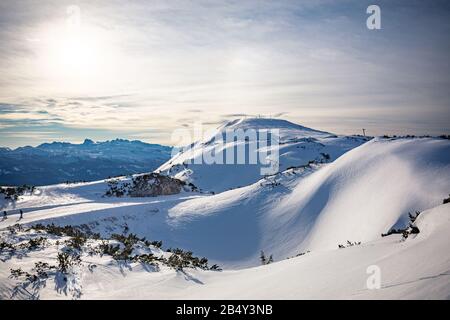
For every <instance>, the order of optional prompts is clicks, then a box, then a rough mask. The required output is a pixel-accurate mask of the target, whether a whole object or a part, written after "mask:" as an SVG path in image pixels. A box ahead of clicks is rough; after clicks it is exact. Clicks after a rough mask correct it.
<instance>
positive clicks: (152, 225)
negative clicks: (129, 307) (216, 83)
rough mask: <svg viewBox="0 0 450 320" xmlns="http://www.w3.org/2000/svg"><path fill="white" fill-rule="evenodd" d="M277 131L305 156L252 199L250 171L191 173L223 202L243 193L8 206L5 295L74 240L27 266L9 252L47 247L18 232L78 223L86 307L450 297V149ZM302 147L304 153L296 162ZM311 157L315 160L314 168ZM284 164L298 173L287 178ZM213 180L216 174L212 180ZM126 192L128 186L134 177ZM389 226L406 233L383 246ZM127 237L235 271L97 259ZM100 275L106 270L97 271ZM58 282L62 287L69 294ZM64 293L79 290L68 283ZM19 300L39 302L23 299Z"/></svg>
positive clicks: (97, 195) (0, 275)
mask: <svg viewBox="0 0 450 320" xmlns="http://www.w3.org/2000/svg"><path fill="white" fill-rule="evenodd" d="M261 122H264V123H261ZM276 122H277V125H276V127H279V128H281V129H280V132H281V134H280V136H281V137H282V139H288V137H289V138H290V140H284V141H285V142H286V146H285V147H286V148H288V149H289V150H290V151H292V152H294V153H293V155H294V156H295V157H286V156H285V157H284V158H283V157H282V156H281V155H282V154H284V152H280V156H281V157H280V159H281V160H280V168H282V169H281V171H280V172H279V173H277V174H275V175H272V176H266V177H261V176H256V174H255V175H254V176H252V179H250V178H249V177H248V176H244V177H243V179H244V180H245V181H246V183H247V182H248V181H252V180H253V178H254V179H256V180H255V181H252V182H250V183H248V184H247V185H245V186H243V187H237V185H239V184H241V183H240V180H239V179H240V175H243V172H244V173H245V171H240V169H238V168H239V167H238V166H239V165H235V166H233V165H231V166H229V167H227V169H224V170H226V175H225V174H224V173H223V172H222V173H221V171H220V170H221V169H220V167H219V165H213V166H211V168H208V167H207V166H206V165H200V166H199V167H198V168H196V169H200V172H201V173H202V175H200V176H198V177H197V171H196V170H193V171H192V173H191V174H190V175H191V178H192V179H193V180H192V181H196V182H197V183H200V185H201V186H202V187H203V188H205V186H206V187H207V186H208V184H210V185H212V184H213V182H214V181H217V183H218V184H219V183H221V180H228V181H229V182H227V183H226V184H223V185H221V188H219V189H216V190H219V191H220V190H222V189H224V186H225V185H226V186H227V188H228V187H232V188H234V189H232V190H226V191H222V192H216V194H210V193H208V192H196V191H192V190H183V191H181V192H180V193H178V194H171V195H167V196H157V197H144V198H137V197H127V196H124V197H105V193H106V191H107V190H108V188H109V187H110V183H108V181H97V182H91V183H79V184H69V185H68V184H61V185H53V186H46V187H39V188H37V189H36V190H35V192H33V193H32V194H29V195H24V196H22V197H21V198H20V199H19V200H18V201H16V202H8V203H6V202H3V203H2V204H3V207H4V208H5V209H6V210H7V211H8V213H9V217H8V219H6V220H3V221H0V237H1V238H2V241H3V243H4V244H3V247H4V248H5V251H3V253H2V254H1V259H2V261H3V262H0V297H1V298H10V297H11V295H12V294H13V292H17V288H18V287H19V289H20V288H22V286H23V285H24V284H23V283H21V282H20V281H19V280H20V279H22V278H23V277H22V278H20V276H19V277H17V279H14V278H11V276H10V269H11V268H17V266H22V267H23V268H24V269H26V270H32V268H33V265H34V264H35V263H36V262H38V261H45V262H48V263H49V264H52V263H53V264H54V263H55V261H57V259H56V253H57V252H60V251H61V250H62V249H61V243H66V242H64V241H67V239H69V240H70V238H69V237H67V235H64V234H63V235H61V234H59V235H52V237H53V238H51V240H49V242H48V243H47V244H46V245H43V246H42V247H41V248H40V249H39V250H35V251H32V252H27V255H25V256H24V255H21V256H20V257H19V256H16V255H17V253H16V254H11V253H10V252H12V251H11V250H10V249H8V248H15V250H18V251H17V252H19V253H20V252H21V251H20V250H22V249H21V248H23V247H26V246H27V245H26V244H25V245H24V244H23V242H24V241H28V239H30V237H31V238H32V239H34V238H37V237H42V235H43V233H39V232H36V231H34V230H33V229H31V230H28V231H17V233H15V234H14V233H11V232H10V230H11V229H10V230H7V229H6V228H7V227H8V226H12V225H14V224H16V223H18V222H20V223H21V224H23V225H25V226H33V225H35V224H37V223H40V224H43V225H49V224H55V225H56V226H64V225H71V226H78V227H79V228H80V229H81V230H84V232H88V233H90V234H96V233H98V235H97V236H96V238H92V239H89V240H88V242H87V244H85V245H83V246H81V249H77V250H78V251H77V252H78V253H79V254H80V257H81V260H82V263H81V264H79V265H77V266H74V267H73V272H72V273H71V274H70V275H71V276H72V278H71V279H72V280H73V281H72V280H71V281H72V282H70V285H73V284H74V283H75V284H76V288H78V289H79V290H78V289H77V290H78V291H77V290H76V292H82V294H81V296H77V297H81V298H83V297H84V298H160V299H161V298H164V299H167V298H169V299H176V298H178V299H181V298H207V299H219V298H224V299H231V298H234V299H239V298H247V299H249V298H250V299H253V298H273V299H299V298H346V299H347V298H355V299H367V298H420V299H423V298H439V299H447V298H448V297H449V296H450V281H449V276H448V270H449V269H450V262H449V261H450V252H449V250H448V246H449V245H450V238H449V236H448V234H449V233H448V232H449V230H450V204H449V203H448V202H450V199H448V197H449V193H450V140H448V139H445V138H411V137H409V138H375V139H372V140H370V141H368V142H366V143H363V144H361V143H362V142H363V141H362V140H363V138H361V137H355V140H354V141H357V142H355V143H356V144H358V145H357V146H355V147H353V146H352V144H351V143H350V141H353V139H352V138H348V137H337V138H336V137H333V136H331V135H330V134H327V133H322V132H320V131H315V130H313V129H307V128H304V127H301V126H296V125H293V124H291V123H289V122H281V121H279V120H276ZM270 123H274V122H272V121H267V119H264V121H262V120H261V121H260V120H259V119H258V120H257V121H254V120H248V121H242V120H241V121H238V122H232V123H229V124H228V125H227V126H228V127H233V126H235V125H241V126H243V127H244V126H247V125H248V126H252V127H254V126H258V125H261V126H262V127H264V128H265V129H267V128H268V125H269V124H270ZM282 123H284V126H283V127H281V126H280V124H282ZM219 130H223V127H222V128H219ZM308 135H310V136H309V137H308ZM308 138H313V139H311V140H308ZM283 146H284V145H283V144H281V146H280V148H284V147H283ZM296 146H305V149H303V148H299V149H300V150H298V151H297V150H296V149H297V148H296ZM313 146H314V148H313ZM209 147H210V145H209V144H208V141H204V142H199V143H196V144H194V145H193V146H192V148H194V149H199V150H200V149H201V148H209ZM309 147H311V148H309ZM345 148H348V150H349V151H347V152H345V151H344V150H345ZM293 150H295V151H293ZM301 150H307V151H306V154H307V156H304V155H303V154H302V152H301ZM324 150H325V151H324ZM325 152H327V153H328V154H330V161H328V162H327V161H314V160H317V159H315V158H311V157H313V156H318V155H320V153H325ZM333 152H335V153H333ZM339 153H340V154H341V155H340V156H339ZM182 157H183V154H179V155H177V156H176V157H174V159H172V165H174V164H175V162H178V161H181V163H183V161H184V160H181V159H182ZM308 158H309V160H308ZM335 158H336V159H335ZM295 159H297V160H295ZM333 159H335V160H334V161H333ZM289 161H291V162H289ZM311 161H312V162H311ZM283 162H287V164H286V165H284V166H283ZM168 163H169V162H168ZM168 163H166V165H167V164H168ZM223 166H226V165H223ZM244 167H245V166H244ZM171 168H172V167H170V166H169V168H167V169H165V170H169V171H170V169H171ZM187 169H191V168H190V166H188V168H187ZM233 169H236V170H237V171H233ZM165 170H163V171H165ZM207 172H209V174H211V176H207V175H205V176H204V175H203V174H206V173H207ZM166 173H167V171H166ZM117 181H119V182H118V183H123V184H126V183H129V181H130V178H126V177H123V178H119V179H118V180H117ZM233 182H234V183H233ZM242 184H244V183H242ZM185 185H187V184H185ZM225 189H226V188H225ZM194 190H195V189H194ZM208 191H209V190H208ZM444 199H447V200H445V201H444ZM443 202H445V203H444V204H443ZM19 209H22V210H23V211H24V218H23V219H22V220H19V219H18V210H19ZM415 212H421V213H420V214H419V215H417V213H415ZM409 213H412V215H411V217H410V216H409ZM392 228H395V229H402V230H401V231H395V232H397V233H395V232H394V234H391V235H389V236H384V237H382V234H386V233H388V231H389V230H391V229H392ZM2 230H3V231H2ZM130 233H133V234H136V235H137V236H138V237H139V238H140V237H145V238H146V239H148V240H162V243H163V245H162V248H161V250H163V251H164V250H168V249H169V248H176V247H178V248H183V249H186V250H192V251H193V252H194V254H195V255H197V256H205V257H207V258H208V259H209V263H210V264H218V265H220V266H221V267H222V268H224V271H223V272H217V271H208V270H204V269H202V268H197V269H194V268H190V267H186V268H185V269H184V270H183V272H180V271H176V270H174V268H173V267H170V264H168V263H167V262H166V260H164V259H163V258H161V259H162V260H160V262H158V263H159V267H158V268H156V269H155V268H154V266H153V265H149V264H148V263H147V262H142V257H140V256H139V257H138V256H136V255H135V256H134V258H133V259H130V260H123V261H122V260H120V261H118V260H117V259H118V258H117V257H114V256H111V255H108V254H104V255H99V254H98V250H103V251H104V249H98V248H102V247H101V246H102V245H104V241H109V242H110V243H113V244H114V243H116V242H114V241H116V240H111V239H116V238H117V236H114V235H113V234H125V235H129V234H130ZM55 237H56V238H55ZM24 239H25V240H24ZM99 239H100V240H99ZM101 239H109V240H101ZM56 240H58V243H59V245H57V244H56ZM72 241H74V240H72ZM102 241H103V242H102ZM33 243H35V242H33ZM69 243H70V242H69ZM142 246H143V244H142V241H141V242H139V243H137V244H136V247H133V248H131V249H132V250H130V252H131V253H132V254H137V253H139V254H142V253H147V252H149V251H148V250H150V251H151V252H154V254H160V255H161V256H162V257H163V256H164V257H167V256H168V255H170V254H172V255H173V253H174V252H178V251H176V250H174V249H170V253H164V252H160V251H158V250H156V249H155V248H153V247H151V246H150V247H149V248H147V249H145V248H142ZM122 247H123V246H122ZM144 249H145V250H144ZM108 250H109V249H108ZM261 251H264V252H265V254H266V255H267V257H268V256H270V255H272V256H273V259H274V260H275V262H274V263H272V264H270V265H264V266H258V265H259V264H260V252H261ZM146 259H148V257H146ZM146 261H147V260H146ZM163 261H164V262H163ZM92 264H95V265H96V266H97V268H96V269H95V270H93V269H92ZM125 265H126V268H124V266H125ZM373 266H375V267H376V268H378V269H380V270H381V273H382V276H381V288H380V289H377V290H371V289H370V288H368V287H367V279H368V276H369V275H368V267H373ZM412 266H414V267H412ZM55 268H56V267H55ZM52 270H53V269H52ZM52 272H53V271H52ZM58 272H59V271H58ZM16 274H19V273H16ZM52 274H53V273H52ZM57 275H58V273H57V272H56V273H55V276H54V281H55V283H56V284H58V285H57V286H59V285H60V283H59V282H57ZM124 275H125V276H124ZM52 277H53V276H51V277H50V280H46V281H52V280H53V278H52ZM66 287H68V289H67V290H66V292H70V286H69V284H67V285H66ZM99 288H103V290H99ZM150 289H151V290H150ZM14 290H16V291H14ZM59 292H62V291H61V290H60V291H59ZM39 294H40V295H39V297H41V298H54V297H65V296H64V294H62V293H58V291H55V290H54V288H53V287H52V286H45V287H42V288H40V289H39ZM15 297H17V298H30V297H35V295H34V294H31V295H30V293H29V292H28V293H27V291H23V290H21V289H20V290H19V293H17V296H15ZM66 297H69V298H70V297H71V295H70V294H68V295H67V296H66Z"/></svg>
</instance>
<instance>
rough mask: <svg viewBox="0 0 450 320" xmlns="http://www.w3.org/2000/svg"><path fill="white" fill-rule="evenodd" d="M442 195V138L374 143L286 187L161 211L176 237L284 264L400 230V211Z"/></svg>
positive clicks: (448, 153) (446, 155)
mask: <svg viewBox="0 0 450 320" xmlns="http://www.w3.org/2000/svg"><path fill="white" fill-rule="evenodd" d="M281 181H283V180H281ZM449 190H450V143H449V141H448V140H443V139H399V140H393V141H391V140H383V139H376V140H373V141H371V142H368V143H366V144H364V145H362V146H360V147H358V148H356V149H353V150H351V151H349V152H348V153H347V154H345V155H344V156H342V157H340V158H339V159H337V160H336V161H335V162H333V163H331V164H328V165H323V166H322V167H321V169H320V170H317V171H316V172H314V173H313V174H307V175H306V177H305V176H304V175H301V176H300V178H298V179H295V180H294V183H292V182H290V183H287V184H284V183H281V185H278V186H275V187H273V188H271V187H261V186H260V184H259V183H257V184H254V185H252V186H249V187H245V188H241V189H236V190H232V191H228V192H224V193H221V194H219V195H216V196H214V197H212V198H197V199H192V200H189V201H184V202H182V203H180V204H178V205H177V206H175V207H174V208H172V209H170V210H169V217H170V218H171V219H172V223H173V224H174V225H181V227H180V231H179V232H180V233H182V232H183V231H182V230H191V231H192V230H195V234H196V237H199V236H201V235H203V238H204V239H205V240H204V241H206V239H208V235H214V236H213V237H212V239H211V238H209V240H208V242H209V243H210V242H211V241H213V242H214V241H215V238H216V237H219V238H223V239H221V241H220V242H221V243H224V242H225V243H228V242H230V241H231V243H232V244H234V245H236V246H233V245H231V244H230V245H229V246H227V250H225V248H224V251H225V252H230V251H231V252H233V255H234V258H236V259H242V256H239V255H243V256H246V257H247V258H248V259H249V261H256V260H257V256H258V253H259V250H264V251H266V252H268V253H273V254H274V256H275V257H276V258H285V257H287V256H291V255H295V254H297V253H299V252H304V251H307V250H322V249H330V248H336V247H337V246H338V244H345V243H346V241H347V240H349V241H352V242H354V241H363V242H366V241H371V240H374V239H377V238H379V237H380V234H381V233H383V232H386V231H388V230H389V229H390V228H391V227H393V226H396V225H400V226H403V224H404V223H405V221H406V220H405V219H406V217H407V214H408V212H415V211H416V210H424V209H427V208H430V207H432V206H435V205H437V204H439V203H441V201H442V199H443V198H445V197H446V195H447V194H448V193H449ZM206 225H207V226H208V228H207V229H206ZM202 228H205V229H206V230H207V232H206V231H202ZM224 228H227V230H224ZM184 240H185V241H186V242H187V243H191V244H192V245H194V247H197V248H199V245H198V244H197V240H191V241H190V240H189V238H188V236H187V235H186V237H185V238H184ZM241 243H242V244H243V245H244V246H245V247H241V245H239V244H241ZM200 246H201V245H200ZM236 247H238V248H239V249H236ZM233 248H234V249H233ZM198 250H199V249H197V251H198ZM252 252H253V253H252ZM211 254H212V255H213V257H214V254H213V253H211Z"/></svg>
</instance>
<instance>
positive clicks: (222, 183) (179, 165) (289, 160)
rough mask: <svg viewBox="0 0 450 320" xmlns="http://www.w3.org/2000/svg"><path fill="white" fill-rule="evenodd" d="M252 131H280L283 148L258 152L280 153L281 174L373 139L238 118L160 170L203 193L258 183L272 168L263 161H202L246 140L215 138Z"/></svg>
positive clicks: (279, 121)
mask: <svg viewBox="0 0 450 320" xmlns="http://www.w3.org/2000/svg"><path fill="white" fill-rule="evenodd" d="M248 129H253V130H260V131H264V130H265V131H267V130H272V129H277V130H279V142H280V143H279V145H274V146H269V147H262V146H260V147H258V148H257V149H256V151H255V152H256V153H258V152H263V151H265V150H267V152H269V154H270V153H272V152H276V153H278V154H279V161H278V165H279V170H280V171H283V170H286V169H288V168H290V167H293V166H300V165H306V164H308V163H309V162H310V161H328V160H326V159H325V158H324V155H327V156H329V158H330V159H329V161H332V160H334V159H336V158H338V157H339V156H341V155H342V154H344V153H345V152H347V151H349V150H351V149H353V148H355V147H357V146H359V145H361V144H363V143H365V142H366V141H368V140H369V138H367V137H357V136H336V135H334V134H331V133H327V132H323V131H317V130H314V129H310V128H307V127H303V126H300V125H297V124H294V123H291V122H288V121H285V120H279V119H264V118H246V119H237V120H234V121H230V122H228V123H227V124H224V125H223V126H221V127H219V128H218V129H217V130H216V131H215V132H213V133H212V134H211V136H210V137H206V138H205V139H204V140H202V141H198V142H196V143H194V144H193V145H192V146H191V147H190V148H187V149H186V150H184V151H182V152H180V153H178V154H177V155H175V156H174V157H173V158H172V159H170V160H169V161H167V162H166V163H165V164H163V165H162V166H161V167H159V168H158V169H157V170H156V171H157V172H162V173H165V174H168V175H170V176H173V177H175V178H179V179H182V180H187V181H189V182H192V183H193V184H194V185H195V186H197V187H198V188H200V189H201V190H203V191H212V192H215V193H217V192H222V191H225V190H229V189H233V188H237V187H242V186H246V185H249V184H251V183H254V182H256V181H258V180H260V179H261V178H262V177H263V175H262V174H261V168H266V167H268V164H266V163H261V162H258V163H257V164H252V163H250V161H246V163H244V164H237V163H235V164H225V165H223V164H207V163H204V162H202V160H201V159H202V155H204V154H205V153H206V154H209V153H211V151H212V150H220V151H222V152H223V154H224V157H226V155H227V154H229V153H232V152H233V150H236V149H237V148H238V146H241V145H242V143H244V142H243V141H235V142H234V143H227V144H225V145H224V146H223V148H222V147H218V146H217V140H214V139H213V138H214V137H217V136H222V135H225V133H227V132H238V131H239V130H248ZM258 139H259V137H258ZM248 144H249V142H248V141H246V142H245V145H247V146H248ZM235 152H236V151H235ZM248 152H249V151H248ZM199 159H200V160H199ZM185 163H187V165H186V164H185Z"/></svg>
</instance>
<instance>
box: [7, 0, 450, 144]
mask: <svg viewBox="0 0 450 320" xmlns="http://www.w3.org/2000/svg"><path fill="white" fill-rule="evenodd" d="M370 4H377V5H379V6H380V8H381V26H382V29H381V30H368V29H367V28H366V19H367V17H368V15H367V14H366V8H367V6H368V5H370ZM73 6H76V7H73ZM68 8H71V9H69V12H68V11H67V10H68ZM73 8H76V10H79V15H77V14H76V13H77V12H75V13H74V9H73ZM74 14H75V15H74ZM77 17H79V19H78V18H77ZM74 18H76V19H75V20H74ZM449 18H450V4H448V1H435V0H431V1H415V0H410V1H395V0H391V1H370V2H369V1H364V0H354V1H346V0H342V1H331V0H315V1H312V0H311V1H293V0H288V1H250V0H248V1H247V0H242V1H162V0H161V1H130V2H123V1H115V0H112V1H111V0H109V1H106V0H105V1H95V2H94V1H59V0H58V1H56V0H54V1H49V0H44V1H39V2H38V1H32V0H28V1H24V0H19V1H2V2H1V3H0V43H2V46H0V75H1V77H0V145H1V146H9V147H17V146H21V145H36V144H38V143H41V142H44V141H53V140H57V141H73V142H81V141H83V140H84V138H86V137H88V138H91V139H94V140H105V139H113V138H116V137H120V138H129V139H141V140H144V141H148V142H153V143H163V144H171V140H170V137H171V133H172V132H173V130H175V129H177V128H180V127H181V126H190V125H193V124H194V123H197V122H199V123H203V124H204V125H205V127H212V126H217V125H218V124H219V123H221V122H223V121H224V120H227V119H232V118H234V117H237V116H240V115H264V116H277V117H281V118H284V119H287V120H291V121H293V122H297V123H300V124H303V125H306V126H310V127H314V128H317V129H321V130H327V131H331V132H335V133H343V134H351V133H360V132H361V128H366V129H367V131H368V134H372V135H378V134H385V133H387V134H442V133H446V134H448V133H449V131H450V124H449V123H450V93H449V90H448V88H450V64H449V58H448V53H449V52H450V50H449V49H450V37H449V36H448V35H449V32H450V19H449Z"/></svg>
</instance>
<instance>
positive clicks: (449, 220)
mask: <svg viewBox="0 0 450 320" xmlns="http://www.w3.org/2000/svg"><path fill="white" fill-rule="evenodd" d="M415 225H416V226H418V228H419V229H420V230H421V232H420V233H419V234H418V235H417V236H415V237H409V238H408V239H406V241H403V240H402V239H401V236H400V235H392V236H389V237H386V238H382V239H378V240H377V241H373V242H370V243H367V244H362V245H360V246H354V247H349V248H345V249H333V250H327V251H319V252H311V253H307V254H305V255H303V256H300V257H296V258H292V259H288V260H284V261H280V262H276V263H273V264H270V265H266V266H260V267H256V268H248V269H244V270H230V271H223V272H212V271H202V270H194V269H186V270H184V271H183V272H180V271H178V272H177V271H174V270H172V269H168V268H163V269H161V270H160V271H158V272H157V271H155V270H154V269H153V268H148V267H145V265H142V264H140V263H129V264H126V265H125V264H124V265H121V264H119V263H117V262H113V261H111V260H110V259H108V258H106V257H97V256H95V255H94V256H87V257H85V258H84V259H86V262H87V263H89V264H90V265H92V264H95V265H96V267H95V268H94V269H89V268H88V267H87V266H85V267H83V268H82V269H81V270H78V271H77V273H76V281H74V282H73V283H72V282H70V283H68V284H67V285H65V286H64V290H62V289H61V283H60V281H58V279H57V278H55V279H53V278H50V279H48V280H47V285H41V288H40V290H38V292H37V293H34V294H33V295H31V293H33V288H29V289H28V290H26V291H25V290H22V291H19V294H16V295H13V292H14V288H15V286H16V285H17V281H15V280H13V279H11V278H10V277H9V268H16V267H17V266H18V264H20V265H21V266H22V267H24V268H26V267H28V268H30V267H31V266H32V265H33V264H34V262H36V261H45V262H49V263H54V260H53V258H52V256H53V255H55V254H56V252H55V251H56V248H55V247H50V248H47V249H45V250H44V251H38V252H32V253H30V254H29V255H27V256H25V257H22V258H21V259H20V260H19V259H16V258H14V259H11V260H7V261H6V262H4V263H0V299H10V298H11V297H14V298H16V299H17V298H19V299H29V298H33V297H34V298H36V297H38V298H40V299H71V298H73V296H72V292H73V289H72V290H71V288H73V287H75V289H77V290H80V292H81V295H80V296H79V295H77V297H78V298H81V299H449V298H450V273H449V270H450V251H449V250H448V244H449V241H450V239H449V234H450V204H446V205H440V206H438V207H435V208H433V209H430V210H426V211H424V212H423V213H422V214H421V215H420V216H419V218H418V219H417V221H416V222H415ZM369 267H370V268H372V269H373V268H377V269H378V270H379V275H380V277H379V280H380V288H379V289H369V288H368V286H367V281H368V279H369V277H370V276H371V274H369V273H368V270H369V271H370V270H372V269H370V268H369ZM368 268H369V269H368ZM53 282H54V284H53ZM30 291H31V292H30ZM34 291H36V290H34Z"/></svg>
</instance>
